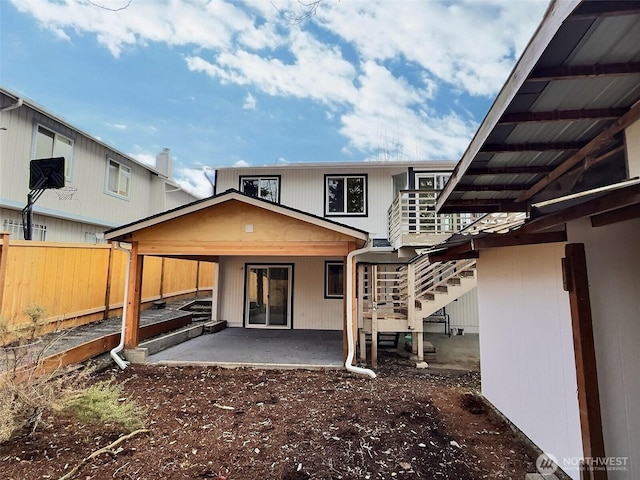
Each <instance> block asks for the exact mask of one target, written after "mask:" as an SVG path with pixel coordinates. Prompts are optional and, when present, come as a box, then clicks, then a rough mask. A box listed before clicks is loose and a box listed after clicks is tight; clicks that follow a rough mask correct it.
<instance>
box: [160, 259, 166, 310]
mask: <svg viewBox="0 0 640 480" xmlns="http://www.w3.org/2000/svg"><path fill="white" fill-rule="evenodd" d="M165 260H166V258H164V257H162V259H161V260H160V300H163V299H164V261H165Z"/></svg>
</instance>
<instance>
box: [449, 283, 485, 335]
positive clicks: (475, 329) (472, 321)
mask: <svg viewBox="0 0 640 480" xmlns="http://www.w3.org/2000/svg"><path fill="white" fill-rule="evenodd" d="M447 313H448V314H449V316H450V319H451V328H464V332H465V333H479V321H478V289H477V288H474V289H473V290H471V291H470V292H467V293H465V294H464V295H462V296H461V297H460V298H459V299H458V300H456V301H453V302H451V303H450V304H449V305H447Z"/></svg>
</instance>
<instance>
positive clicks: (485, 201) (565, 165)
mask: <svg viewBox="0 0 640 480" xmlns="http://www.w3.org/2000/svg"><path fill="white" fill-rule="evenodd" d="M639 100H640V2H638V1H636V0H629V1H622V2H617V1H608V2H600V1H589V0H562V1H558V0H555V1H553V2H552V3H551V4H550V6H549V9H548V11H547V12H546V14H545V17H544V19H543V21H542V23H541V25H540V27H539V28H538V30H537V31H536V33H535V34H534V36H533V38H532V39H531V41H530V43H529V45H528V46H527V48H526V49H525V51H524V53H523V55H522V56H521V58H520V60H519V61H518V63H517V65H516V66H515V68H514V70H513V72H512V73H511V75H510V77H509V79H508V80H507V82H506V83H505V85H504V87H503V88H502V90H501V92H500V93H499V95H498V97H497V98H496V101H495V103H494V104H493V106H492V107H491V109H490V111H489V113H488V114H487V116H486V117H485V119H484V121H483V122H482V124H481V125H480V127H479V129H478V131H477V133H476V135H475V137H474V138H473V140H472V141H471V143H470V145H469V147H468V148H467V150H466V152H465V153H464V155H463V157H462V159H461V161H460V163H459V164H458V166H457V167H456V169H455V170H454V173H453V175H452V176H451V179H450V181H449V182H448V184H447V185H446V186H445V189H444V190H443V192H442V194H441V196H440V198H439V199H438V202H437V205H436V209H437V210H438V211H439V212H442V213H445V212H501V211H502V212H509V211H512V212H515V211H528V210H529V209H530V208H531V205H532V204H535V203H538V202H542V201H545V200H549V199H554V198H559V197H564V196H566V195H569V194H572V193H576V192H582V191H590V190H593V189H597V188H598V187H602V186H606V185H610V184H616V183H618V182H621V181H622V180H624V179H625V178H626V175H627V174H626V163H625V157H624V139H623V138H622V134H621V132H622V131H623V130H624V128H626V126H628V125H629V124H630V123H632V122H633V121H635V120H636V119H638V118H640V104H639V103H638V101H639Z"/></svg>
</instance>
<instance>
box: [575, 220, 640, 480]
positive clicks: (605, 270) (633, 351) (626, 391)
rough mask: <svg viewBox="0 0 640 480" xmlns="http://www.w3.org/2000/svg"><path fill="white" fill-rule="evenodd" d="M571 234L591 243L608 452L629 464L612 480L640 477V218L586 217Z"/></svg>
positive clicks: (590, 267)
mask: <svg viewBox="0 0 640 480" xmlns="http://www.w3.org/2000/svg"><path fill="white" fill-rule="evenodd" d="M567 233H568V239H569V241H570V242H572V243H584V244H585V253H586V256H587V272H588V275H589V295H590V298H591V313H592V318H593V336H594V342H595V348H596V362H597V366H598V384H599V391H600V403H601V410H602V426H603V433H604V443H605V453H606V455H607V456H608V457H624V458H627V459H628V460H627V462H626V467H627V468H628V470H622V471H610V472H609V480H618V479H620V480H622V479H629V478H640V448H639V446H640V375H638V367H639V366H640V347H639V346H640V301H639V298H640V274H639V272H640V255H639V254H638V245H640V219H635V220H630V221H626V222H620V223H617V224H613V225H609V226H604V227H598V228H591V224H590V221H589V219H588V218H586V219H582V220H580V221H575V222H570V223H569V224H568V225H567Z"/></svg>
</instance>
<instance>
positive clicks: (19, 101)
mask: <svg viewBox="0 0 640 480" xmlns="http://www.w3.org/2000/svg"><path fill="white" fill-rule="evenodd" d="M23 103H24V100H23V99H22V97H18V99H17V100H16V103H14V104H12V105H8V106H6V107H4V108H0V112H3V113H4V112H9V111H11V110H15V109H16V108H20V107H21V106H22V104H23Z"/></svg>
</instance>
